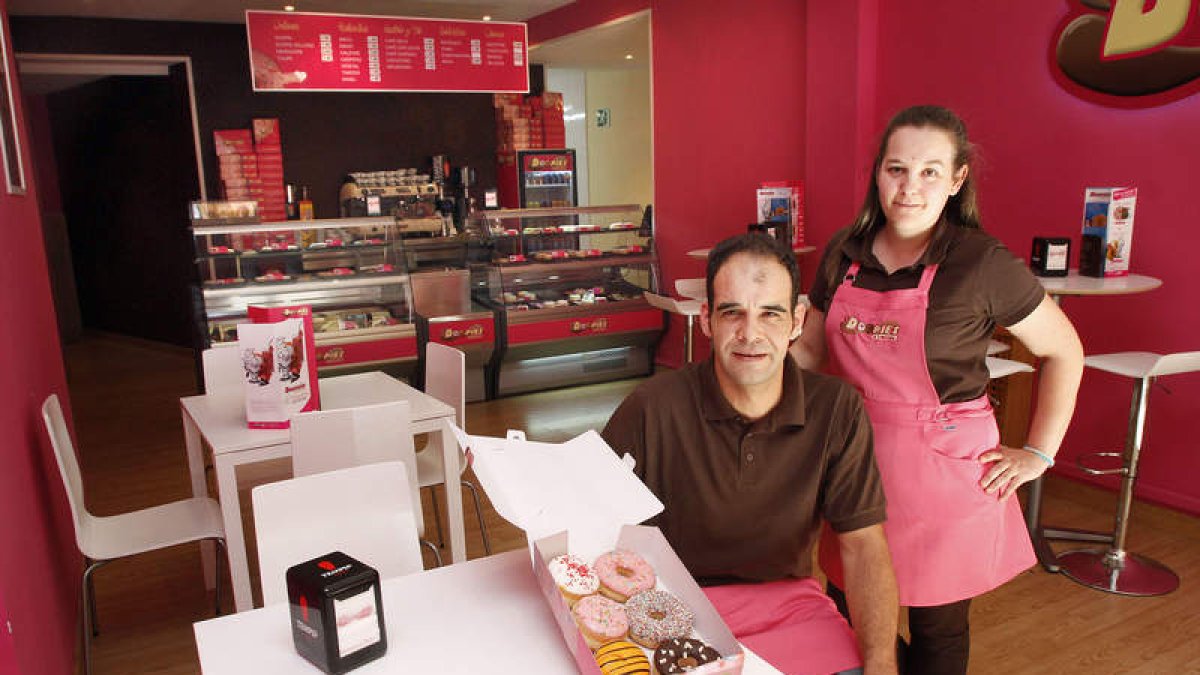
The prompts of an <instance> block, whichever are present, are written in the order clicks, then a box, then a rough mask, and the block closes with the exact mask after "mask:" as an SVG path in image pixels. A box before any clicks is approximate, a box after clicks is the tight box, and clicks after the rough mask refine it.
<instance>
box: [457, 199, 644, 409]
mask: <svg viewBox="0 0 1200 675" xmlns="http://www.w3.org/2000/svg"><path fill="white" fill-rule="evenodd" d="M468 232H469V233H470V234H472V235H475V236H477V237H479V238H480V239H483V240H486V241H488V242H489V246H488V249H487V256H486V257H487V259H486V262H484V261H483V260H480V261H479V262H477V263H476V264H474V265H473V266H472V270H473V273H472V282H471V287H472V290H473V293H474V295H475V298H476V300H477V301H478V302H479V303H480V304H484V305H487V306H490V307H492V308H494V309H495V310H496V312H497V317H498V320H499V322H500V323H499V326H498V330H499V331H500V333H501V340H500V344H501V352H500V355H499V358H498V367H497V368H496V373H495V378H494V381H493V383H492V387H493V393H494V394H495V395H506V394H512V393H519V392H526V391H535V390H539V389H548V388H553V387H561V386H569V385H575V384H583V383H587V382H599V381H604V380H613V379H621V378H625V377H634V376H640V375H647V374H649V373H650V372H651V371H652V369H653V364H654V359H653V356H654V347H655V345H656V344H657V343H658V340H659V339H660V338H661V336H662V333H663V330H664V329H665V326H666V323H665V321H666V320H665V315H664V314H663V312H662V311H661V310H658V309H655V308H653V307H651V306H650V305H649V303H647V302H646V300H645V299H644V298H643V297H642V294H643V292H645V291H650V292H657V290H658V265H657V260H656V258H655V255H654V246H653V236H652V227H651V224H650V222H649V218H648V217H645V218H644V217H643V213H642V209H641V207H640V206H638V205H636V204H633V205H619V206H590V207H571V208H550V209H508V210H500V211H482V212H477V213H476V214H474V215H472V217H471V219H470V221H469V223H468Z"/></svg>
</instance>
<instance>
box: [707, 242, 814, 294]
mask: <svg viewBox="0 0 1200 675" xmlns="http://www.w3.org/2000/svg"><path fill="white" fill-rule="evenodd" d="M737 253H749V254H750V255H756V256H762V257H764V258H772V259H774V260H776V261H778V262H779V264H780V265H783V269H785V270H787V273H788V277H789V278H790V279H791V280H792V294H791V298H790V300H789V304H788V309H791V310H794V309H796V297H797V296H798V295H799V294H800V266H799V265H797V264H796V254H795V253H793V252H792V250H791V249H790V248H788V247H787V246H785V245H784V243H783V242H781V241H779V240H778V239H776V238H775V237H771V236H768V235H765V234H763V233H762V232H748V233H746V234H739V235H737V236H734V237H730V238H728V239H725V240H724V241H721V242H719V243H718V244H717V245H716V246H714V247H713V249H712V250H711V251H709V252H708V270H707V272H706V273H705V275H704V280H705V285H706V290H707V292H708V306H709V308H710V310H711V308H712V306H713V280H714V279H716V278H717V272H720V271H721V268H722V267H724V266H725V263H726V262H727V261H728V260H729V259H730V258H732V257H733V256H734V255H735V254H737Z"/></svg>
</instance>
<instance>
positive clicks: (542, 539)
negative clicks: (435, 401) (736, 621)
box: [451, 425, 745, 675]
mask: <svg viewBox="0 0 1200 675" xmlns="http://www.w3.org/2000/svg"><path fill="white" fill-rule="evenodd" d="M451 426H452V427H453V425H451ZM454 433H455V435H456V437H457V438H458V442H459V444H460V445H461V446H462V447H463V448H464V449H468V448H469V449H470V452H471V454H472V455H473V457H474V463H473V467H474V470H475V475H476V477H477V478H479V482H480V483H482V484H483V489H484V490H486V491H487V494H488V498H489V499H491V501H492V505H493V506H494V507H495V509H496V512H497V513H499V514H500V515H501V516H502V517H504V519H505V520H507V521H509V522H510V523H512V524H514V525H516V526H517V527H519V528H521V529H523V530H525V533H526V535H527V536H528V538H529V542H530V548H531V558H532V564H533V574H534V577H535V578H536V579H537V583H538V587H539V588H540V589H541V590H542V595H544V596H545V598H546V602H547V603H549V606H550V610H551V612H553V614H554V618H555V621H556V622H557V623H558V626H559V628H560V629H561V630H562V634H563V639H564V640H566V642H567V646H568V647H569V648H570V649H571V652H572V653H573V654H574V655H575V663H576V664H578V666H579V672H580V673H583V674H584V675H600V668H599V666H597V665H596V661H595V658H594V657H593V656H592V650H591V649H589V648H588V646H587V643H586V642H585V641H584V638H583V635H582V634H581V633H580V632H579V629H578V628H577V627H576V626H575V621H574V619H572V618H571V610H570V609H569V608H568V607H567V603H566V600H565V599H563V597H562V594H561V593H559V592H558V587H557V586H556V585H555V583H554V580H553V578H551V576H550V570H549V568H548V567H547V563H548V562H549V561H550V560H551V559H552V558H554V557H556V556H559V555H562V554H564V553H567V552H568V551H569V552H570V553H573V554H575V555H577V556H579V557H581V558H583V559H584V560H589V561H591V560H595V559H596V557H597V556H599V555H600V554H602V553H604V552H606V551H610V550H612V549H614V548H624V549H629V550H631V551H636V552H637V553H639V554H640V555H641V556H642V557H644V558H645V559H646V561H647V562H649V563H650V564H651V565H652V566H653V567H654V571H655V572H656V573H657V574H658V585H659V587H660V588H663V589H665V590H667V591H669V592H671V593H672V594H674V595H675V596H676V597H678V598H679V599H680V600H682V601H683V602H684V604H686V605H687V606H688V607H689V608H691V610H692V611H693V612H694V613H695V617H696V621H695V633H696V635H698V636H699V637H700V639H702V640H704V641H705V642H707V643H708V644H709V645H711V646H712V647H713V648H714V649H716V650H717V651H718V652H720V654H721V655H722V657H723V658H722V659H721V660H719V661H716V662H714V663H711V664H708V665H706V666H704V667H701V668H696V669H694V670H691V671H689V673H691V674H692V675H717V674H722V675H725V674H729V675H732V674H735V673H741V672H742V664H743V662H744V660H745V655H744V653H743V652H742V647H741V644H740V643H738V641H737V639H736V638H735V637H734V636H733V633H731V632H730V630H729V627H728V626H726V625H725V622H724V621H723V620H722V619H721V616H720V615H719V614H717V610H716V609H715V608H713V606H712V604H711V603H710V602H709V601H708V596H706V595H705V594H704V592H703V591H702V590H700V587H699V586H697V585H696V582H695V580H694V579H692V576H691V574H689V573H688V571H687V568H685V567H684V566H683V563H682V562H680V560H679V557H678V556H677V555H675V551H674V550H672V549H671V546H670V544H668V543H667V540H666V538H665V537H663V534H662V532H661V531H660V530H659V529H658V528H656V527H646V526H641V525H637V524H636V523H640V522H642V521H645V520H647V519H648V518H651V517H652V516H654V515H656V514H657V513H659V512H660V511H662V510H663V505H662V502H660V501H658V498H656V497H655V496H654V494H653V493H652V492H650V490H649V489H648V488H647V487H646V486H645V485H644V484H642V482H641V481H640V480H638V479H637V476H635V475H634V474H633V471H632V468H631V464H632V460H631V459H630V458H629V457H628V456H626V457H625V458H624V460H622V459H621V458H618V457H617V455H616V453H614V452H613V450H612V449H611V448H610V447H609V446H608V444H607V443H605V442H604V439H602V438H601V437H600V434H598V433H596V432H595V431H588V432H586V433H584V434H581V435H579V436H577V437H575V438H573V439H571V440H569V441H567V442H565V443H538V442H534V441H528V440H525V435H524V434H523V433H522V432H519V431H509V432H508V437H507V438H492V437H487V436H470V435H468V434H466V433H465V432H463V431H462V430H461V429H459V428H457V427H454ZM568 542H569V544H570V547H569V548H568Z"/></svg>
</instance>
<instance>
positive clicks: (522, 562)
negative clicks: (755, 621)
mask: <svg viewBox="0 0 1200 675" xmlns="http://www.w3.org/2000/svg"><path fill="white" fill-rule="evenodd" d="M383 614H384V621H385V624H386V627H387V641H388V649H387V653H386V654H385V655H384V656H383V657H382V658H380V659H378V660H376V661H372V662H371V663H368V664H366V665H364V666H362V667H361V668H358V669H356V670H355V671H354V672H355V673H356V674H358V673H362V674H363V675H370V674H371V673H439V675H442V674H447V675H449V674H453V673H471V674H473V675H475V674H478V673H522V674H523V675H542V674H544V675H567V674H569V673H577V672H578V669H577V668H576V666H575V661H574V659H573V658H572V657H571V653H570V651H569V650H568V649H567V645H566V642H565V641H564V640H563V636H562V632H561V631H560V630H559V628H558V624H556V623H555V621H554V617H553V616H552V615H551V614H550V609H549V608H548V607H547V606H546V601H545V599H544V598H543V597H542V595H541V592H540V591H539V590H538V587H537V583H536V581H535V580H534V577H533V571H532V569H531V568H530V562H529V553H528V551H525V550H519V551H511V552H509V553H502V554H499V555H494V556H491V557H488V558H481V559H478V560H473V561H470V562H467V563H462V564H458V565H451V566H448V567H441V568H438V569H434V570H430V571H428V572H423V573H421V574H413V575H409V576H405V577H398V578H394V579H388V580H386V581H384V582H383ZM193 629H194V631H195V634H196V647H197V650H198V651H199V653H200V667H201V670H202V671H203V672H204V673H205V675H238V674H242V673H244V674H246V675H264V674H266V673H307V672H313V673H315V672H318V671H317V670H316V668H315V667H313V666H312V665H311V664H309V663H308V662H307V661H305V660H304V659H303V658H302V657H300V655H299V654H297V653H296V650H295V648H294V647H293V645H292V634H291V627H290V620H289V618H288V607H287V605H283V604H279V605H271V606H270V607H264V608H262V609H256V610H253V611H249V612H241V613H238V614H232V615H229V616H224V617H220V618H216V619H210V620H208V621H202V622H199V623H197V624H195V626H194V627H193ZM743 672H744V673H745V674H746V675H768V674H770V673H778V671H777V670H775V669H774V668H772V667H771V666H770V665H768V664H767V663H766V662H765V661H763V660H762V659H761V658H759V657H758V656H757V655H755V654H753V653H751V652H749V651H747V652H746V664H745V668H744V670H743Z"/></svg>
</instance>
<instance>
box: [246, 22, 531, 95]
mask: <svg viewBox="0 0 1200 675" xmlns="http://www.w3.org/2000/svg"><path fill="white" fill-rule="evenodd" d="M246 34H247V38H248V40H249V43H250V68H251V78H252V81H253V84H254V91H460V92H471V91H475V92H514V93H517V92H519V93H524V92H528V91H529V67H528V53H527V48H528V39H527V36H526V30H525V24H523V23H504V22H497V21H459V20H449V19H419V18H411V17H396V16H360V15H356V14H314V13H307V12H260V11H252V10H251V11H247V12H246Z"/></svg>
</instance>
